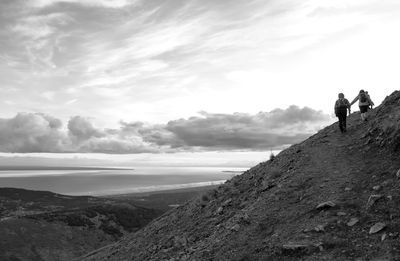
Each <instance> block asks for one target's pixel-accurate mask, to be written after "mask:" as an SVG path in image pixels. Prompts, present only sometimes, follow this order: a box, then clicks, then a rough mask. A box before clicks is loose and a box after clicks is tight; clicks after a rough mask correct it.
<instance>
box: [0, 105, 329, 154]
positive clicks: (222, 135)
mask: <svg viewBox="0 0 400 261" xmlns="http://www.w3.org/2000/svg"><path fill="white" fill-rule="evenodd" d="M329 121H330V117H329V115H326V114H324V113H322V112H321V111H315V110H313V109H311V108H306V107H305V108H299V107H297V106H291V107H289V108H287V109H286V110H282V109H276V110H273V111H271V112H260V113H258V114H255V115H251V114H246V113H234V114H212V113H206V112H202V113H200V116H195V117H190V118H188V119H179V120H174V121H170V122H168V123H167V124H146V123H144V122H132V123H126V122H121V127H120V128H119V129H99V128H97V127H95V126H94V125H93V124H92V123H91V121H90V120H89V119H87V118H84V117H81V116H74V117H72V118H71V119H70V120H69V121H68V124H67V127H66V128H63V126H62V122H61V120H59V119H57V118H54V117H51V116H49V115H46V114H41V113H19V114H17V115H16V116H15V117H13V118H10V119H0V152H19V153H28V152H54V153H63V152H82V153H110V154H128V153H132V154H134V153H161V152H182V151H189V152H190V151H220V150H249V151H251V150H267V149H279V148H282V147H285V146H287V145H289V144H293V143H297V142H300V141H302V140H304V139H305V138H307V137H308V136H310V135H311V134H313V133H314V132H315V131H316V130H317V129H319V128H320V127H321V126H322V125H325V124H327V123H328V122H329Z"/></svg>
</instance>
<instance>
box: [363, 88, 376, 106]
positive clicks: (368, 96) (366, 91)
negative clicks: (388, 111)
mask: <svg viewBox="0 0 400 261" xmlns="http://www.w3.org/2000/svg"><path fill="white" fill-rule="evenodd" d="M365 94H366V95H367V97H368V98H369V99H370V100H371V98H370V97H369V94H368V92H367V91H365ZM369 106H370V109H371V110H372V108H373V107H374V106H373V105H372V104H370V105H369Z"/></svg>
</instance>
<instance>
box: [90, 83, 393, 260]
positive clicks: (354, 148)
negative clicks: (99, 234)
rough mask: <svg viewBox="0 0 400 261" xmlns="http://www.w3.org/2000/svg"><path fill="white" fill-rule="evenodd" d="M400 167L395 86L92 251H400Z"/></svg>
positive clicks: (214, 254)
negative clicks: (341, 124)
mask: <svg viewBox="0 0 400 261" xmlns="http://www.w3.org/2000/svg"><path fill="white" fill-rule="evenodd" d="M399 168H400V92H399V91H396V92H394V93H393V94H392V95H391V96H389V97H387V98H386V99H385V101H384V102H383V103H382V105H381V106H379V107H378V108H376V109H374V110H373V111H372V112H371V114H370V120H369V121H368V122H361V120H360V117H359V113H353V114H352V115H351V116H350V117H349V122H348V132H347V133H345V134H341V133H340V131H339V130H338V127H337V123H335V124H333V125H331V126H329V127H327V128H325V129H323V130H321V131H319V132H318V133H317V134H315V135H314V136H312V137H310V138H309V139H307V140H306V141H304V142H302V143H300V144H296V145H294V146H291V147H290V148H288V149H286V150H285V151H283V152H281V153H280V154H279V155H278V156H277V157H276V158H275V159H274V160H273V161H267V162H263V163H261V164H259V165H257V166H255V167H253V168H251V169H250V170H248V171H246V172H245V173H244V174H242V175H240V176H236V177H234V178H233V179H231V180H230V181H228V182H227V183H225V184H224V185H222V186H220V187H219V188H218V189H215V190H213V191H211V192H209V193H207V194H205V195H203V196H202V197H199V198H197V199H196V200H192V201H190V202H188V203H187V204H186V205H184V206H181V207H179V208H177V209H175V210H173V211H170V212H168V213H166V214H165V215H163V216H162V217H160V218H158V219H157V220H155V221H153V222H152V223H150V224H149V225H148V226H146V227H145V228H143V229H141V230H140V231H138V232H137V233H135V234H131V235H129V236H127V237H126V238H124V239H123V240H121V241H120V242H118V243H116V244H113V245H110V246H108V247H105V248H102V249H100V250H98V251H96V252H93V253H91V254H88V255H87V256H86V257H85V258H84V260H87V261H89V260H96V261H99V260H138V261H139V260H140V261H141V260H299V259H300V260H357V259H358V260H400V238H399V232H400V209H399V207H398V206H399V204H400V194H399V191H400V179H399V178H400V177H398V176H400V173H399V172H398V170H399ZM396 173H397V175H396Z"/></svg>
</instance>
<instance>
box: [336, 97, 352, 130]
mask: <svg viewBox="0 0 400 261" xmlns="http://www.w3.org/2000/svg"><path fill="white" fill-rule="evenodd" d="M338 97H339V99H338V100H337V101H336V102H335V115H336V117H338V118H339V129H340V131H341V132H342V133H343V132H346V131H347V130H346V118H347V110H349V114H350V112H351V110H350V103H349V101H348V100H347V99H345V98H344V94H343V93H339V95H338Z"/></svg>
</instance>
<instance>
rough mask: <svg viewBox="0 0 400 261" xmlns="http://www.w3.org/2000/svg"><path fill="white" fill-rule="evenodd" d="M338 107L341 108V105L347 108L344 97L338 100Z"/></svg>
mask: <svg viewBox="0 0 400 261" xmlns="http://www.w3.org/2000/svg"><path fill="white" fill-rule="evenodd" d="M338 107H339V108H343V107H346V108H347V104H346V99H344V98H343V99H339V100H338Z"/></svg>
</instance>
